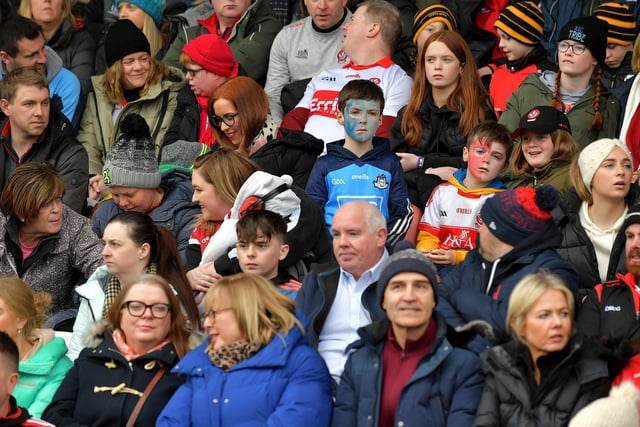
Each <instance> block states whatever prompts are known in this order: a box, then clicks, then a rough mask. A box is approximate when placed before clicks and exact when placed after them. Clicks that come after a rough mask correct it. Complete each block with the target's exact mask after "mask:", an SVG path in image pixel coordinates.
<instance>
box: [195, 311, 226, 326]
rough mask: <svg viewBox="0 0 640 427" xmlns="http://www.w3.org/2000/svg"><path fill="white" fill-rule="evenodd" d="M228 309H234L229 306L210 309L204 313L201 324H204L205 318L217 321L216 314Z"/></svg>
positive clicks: (212, 321)
mask: <svg viewBox="0 0 640 427" xmlns="http://www.w3.org/2000/svg"><path fill="white" fill-rule="evenodd" d="M227 310H233V308H231V307H227V308H219V309H217V310H209V311H207V312H206V313H204V314H203V315H202V318H201V319H200V324H202V325H204V322H205V320H207V319H209V320H210V321H211V323H215V321H216V314H218V313H220V312H222V311H227Z"/></svg>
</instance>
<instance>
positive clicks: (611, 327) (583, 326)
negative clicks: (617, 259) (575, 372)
mask: <svg viewBox="0 0 640 427" xmlns="http://www.w3.org/2000/svg"><path fill="white" fill-rule="evenodd" d="M621 230H623V232H624V235H625V254H626V261H627V262H626V264H627V271H628V273H626V274H623V273H621V272H618V273H617V274H616V279H615V280H610V281H608V282H604V283H600V284H598V285H596V286H595V287H594V288H593V289H592V290H589V291H588V293H587V295H586V296H585V297H584V298H582V300H581V301H579V303H580V305H579V308H578V322H577V325H578V332H579V333H581V334H584V335H591V336H596V337H602V338H607V339H613V340H615V341H621V340H637V339H640V319H639V317H640V287H639V286H638V284H639V283H640V206H635V207H633V208H631V209H629V212H628V213H627V215H626V217H625V220H624V224H622V229H621Z"/></svg>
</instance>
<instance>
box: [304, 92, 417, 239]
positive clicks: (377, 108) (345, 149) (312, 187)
mask: <svg viewBox="0 0 640 427" xmlns="http://www.w3.org/2000/svg"><path fill="white" fill-rule="evenodd" d="M383 108H384V95H383V93H382V89H380V87H379V86H378V85H377V84H375V83H374V82H372V81H369V80H352V81H350V82H348V83H347V84H346V85H345V86H344V87H343V88H342V90H341V91H340V93H339V95H338V113H337V119H338V123H340V125H342V126H343V127H344V133H345V139H344V140H340V141H336V142H332V143H330V144H327V154H326V155H325V156H322V157H320V158H318V160H317V161H316V163H315V165H314V167H313V169H312V170H311V175H310V176H309V180H308V182H307V188H306V192H307V193H308V194H309V195H310V196H311V198H313V199H314V200H315V201H316V202H318V204H319V205H320V207H321V208H322V209H323V211H324V217H325V223H326V225H327V228H328V229H329V232H330V231H331V222H332V221H333V215H334V214H335V212H336V211H337V210H338V208H339V207H340V206H342V205H343V204H345V203H347V202H350V201H353V200H362V201H367V202H369V203H372V204H374V205H375V206H377V207H378V209H380V211H381V212H382V214H383V215H384V217H385V219H386V220H387V230H388V237H387V241H388V242H390V243H391V244H393V243H395V242H396V241H398V240H400V239H402V238H403V237H404V235H405V234H406V232H407V229H408V228H409V225H410V223H411V218H412V217H413V209H412V208H411V203H410V202H409V195H408V193H407V185H406V182H405V180H404V174H403V172H402V166H401V165H400V160H399V159H398V157H397V156H396V155H395V154H394V153H392V152H391V150H390V147H389V141H388V140H387V139H386V138H379V137H376V136H374V135H375V133H376V130H377V129H378V127H379V126H380V124H381V123H382V110H383Z"/></svg>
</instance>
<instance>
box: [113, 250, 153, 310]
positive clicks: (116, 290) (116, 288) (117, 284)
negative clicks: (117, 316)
mask: <svg viewBox="0 0 640 427" xmlns="http://www.w3.org/2000/svg"><path fill="white" fill-rule="evenodd" d="M147 274H158V265H157V264H156V263H155V262H152V263H151V264H149V267H147ZM120 289H122V285H120V281H119V280H118V278H117V277H116V276H111V278H110V279H109V283H107V287H106V288H105V290H104V304H103V305H102V318H103V319H107V318H108V317H109V309H110V308H111V306H112V305H113V302H114V301H115V300H116V297H117V296H118V294H119V293H120Z"/></svg>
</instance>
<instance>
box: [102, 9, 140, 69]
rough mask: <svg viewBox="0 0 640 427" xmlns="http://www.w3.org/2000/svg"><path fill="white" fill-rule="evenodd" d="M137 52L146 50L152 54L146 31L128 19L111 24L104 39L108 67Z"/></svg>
mask: <svg viewBox="0 0 640 427" xmlns="http://www.w3.org/2000/svg"><path fill="white" fill-rule="evenodd" d="M136 52H146V53H147V54H149V55H151V46H150V45H149V40H147V37H146V36H145V35H144V33H143V32H142V31H140V30H139V29H138V27H136V26H135V24H134V23H133V22H131V21H129V20H128V19H119V20H117V21H116V22H114V23H113V24H111V27H109V31H107V38H106V39H105V41H104V53H105V56H106V57H107V67H111V66H112V65H113V64H115V63H116V62H118V61H119V60H121V59H122V58H124V57H125V56H127V55H131V54H132V53H136Z"/></svg>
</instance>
